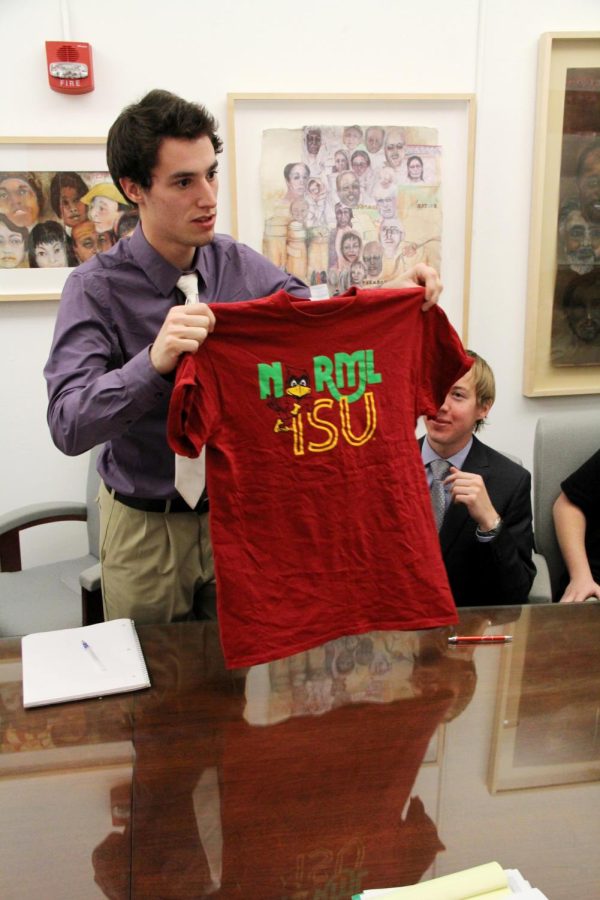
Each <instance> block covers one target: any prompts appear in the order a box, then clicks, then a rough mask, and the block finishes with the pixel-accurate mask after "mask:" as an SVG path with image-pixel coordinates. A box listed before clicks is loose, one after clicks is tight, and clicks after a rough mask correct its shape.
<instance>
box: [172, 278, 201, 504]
mask: <svg viewBox="0 0 600 900" xmlns="http://www.w3.org/2000/svg"><path fill="white" fill-rule="evenodd" d="M177 287H178V288H179V290H180V291H182V293H183V294H184V295H185V305H186V306H187V305H188V304H190V303H199V302H200V301H199V298H198V276H197V275H196V273H195V272H190V273H189V274H187V275H181V276H180V277H179V278H178V279H177ZM204 457H205V453H204V447H203V448H202V450H201V452H200V456H198V457H196V459H189V458H188V457H187V456H179V455H178V454H175V488H176V490H177V491H178V492H179V493H180V494H181V496H182V497H183V499H184V500H185V502H186V503H187V504H188V505H189V506H191V507H192V509H194V507H195V506H196V505H197V504H198V501H199V500H200V497H201V496H202V492H203V490H204V485H205V483H206V474H205V462H204Z"/></svg>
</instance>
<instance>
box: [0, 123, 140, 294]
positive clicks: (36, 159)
mask: <svg viewBox="0 0 600 900" xmlns="http://www.w3.org/2000/svg"><path fill="white" fill-rule="evenodd" d="M136 218H137V212H136V211H134V210H132V209H131V207H130V206H129V205H128V204H127V203H126V201H125V198H124V197H123V196H122V195H121V194H120V192H119V191H117V189H116V188H115V186H114V184H113V183H112V179H111V177H110V174H109V173H108V172H107V166H106V156H105V142H104V139H102V138H94V137H79V138H66V137H51V138H50V137H3V138H0V300H5V301H6V300H12V301H14V300H54V299H57V298H58V297H60V293H61V290H62V287H63V285H64V282H65V279H66V277H67V275H68V274H69V271H70V269H72V268H73V267H75V266H77V265H79V263H81V262H84V261H85V260H86V259H89V258H90V257H91V256H93V255H95V254H96V253H101V252H103V251H105V250H108V249H110V247H111V246H112V245H113V244H114V243H115V242H116V241H117V240H118V239H119V237H120V236H121V235H122V234H123V233H128V231H127V229H129V231H131V230H132V229H133V227H134V226H135V221H134V220H135V219H136Z"/></svg>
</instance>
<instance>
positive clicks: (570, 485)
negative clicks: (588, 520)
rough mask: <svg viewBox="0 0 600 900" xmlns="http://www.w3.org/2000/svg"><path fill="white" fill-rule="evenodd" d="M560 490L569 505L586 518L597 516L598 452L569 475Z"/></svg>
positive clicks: (599, 490) (599, 489)
mask: <svg viewBox="0 0 600 900" xmlns="http://www.w3.org/2000/svg"><path fill="white" fill-rule="evenodd" d="M561 488H562V489H563V491H564V493H565V494H566V496H567V497H568V499H569V500H570V501H571V503H574V504H575V506H578V507H579V509H581V511H582V512H583V513H585V515H586V516H589V515H591V514H592V513H593V514H594V515H595V514H597V510H598V507H599V505H600V450H597V451H596V453H594V455H593V456H591V457H590V458H589V459H588V460H587V461H586V462H584V463H583V465H582V466H580V467H579V468H578V469H577V470H576V471H575V472H573V473H572V474H571V475H569V477H568V478H566V479H565V480H564V481H563V482H562V484H561Z"/></svg>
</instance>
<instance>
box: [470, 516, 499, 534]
mask: <svg viewBox="0 0 600 900" xmlns="http://www.w3.org/2000/svg"><path fill="white" fill-rule="evenodd" d="M501 528H502V519H501V518H500V516H498V518H497V519H496V521H495V522H494V524H493V525H492V527H491V528H490V530H489V531H482V530H481V528H480V527H479V525H478V526H477V528H476V529H475V534H476V535H477V537H479V538H495V537H496V535H497V534H500V530H501Z"/></svg>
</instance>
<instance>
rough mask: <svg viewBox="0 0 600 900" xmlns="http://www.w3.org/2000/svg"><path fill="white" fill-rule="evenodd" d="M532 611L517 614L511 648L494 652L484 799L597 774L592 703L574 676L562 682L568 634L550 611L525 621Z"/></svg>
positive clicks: (570, 648) (573, 643) (573, 651)
mask: <svg viewBox="0 0 600 900" xmlns="http://www.w3.org/2000/svg"><path fill="white" fill-rule="evenodd" d="M581 605H582V606H584V605H585V604H581ZM560 612H561V610H558V615H560ZM535 614H536V608H535V607H532V608H528V607H525V608H524V609H523V611H522V615H521V617H520V618H519V620H518V621H517V622H516V623H515V625H514V631H513V641H512V643H511V644H507V645H506V646H505V647H503V649H502V659H501V664H500V673H499V678H498V694H497V698H496V709H495V713H494V729H493V735H492V744H491V755H490V765H489V772H488V787H489V790H490V792H491V793H492V794H496V793H499V792H502V791H513V790H519V789H521V788H534V787H535V788H537V787H545V786H550V785H564V784H573V783H576V782H585V781H597V780H598V778H599V777H600V742H599V708H598V703H597V701H596V699H595V698H594V697H590V695H589V691H588V692H587V693H586V691H585V690H584V689H583V688H582V682H581V678H578V677H577V675H576V674H575V673H574V672H571V673H570V674H572V676H573V677H572V680H570V681H569V680H568V679H567V681H565V660H566V659H567V660H568V659H570V658H575V657H576V656H577V652H578V646H577V645H578V638H577V634H576V630H571V629H568V628H567V629H561V627H560V625H559V624H558V617H557V616H555V615H554V614H553V610H552V609H548V610H547V615H544V616H543V617H542V616H537V615H536V617H535V621H532V619H533V617H534V615H535ZM548 647H552V648H553V654H554V658H553V659H552V660H551V661H550V662H549V661H548ZM596 671H598V673H599V674H600V657H599V662H598V666H597V667H596ZM554 685H556V688H555V689H554ZM567 734H568V735H569V739H568V740H565V735H567Z"/></svg>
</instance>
